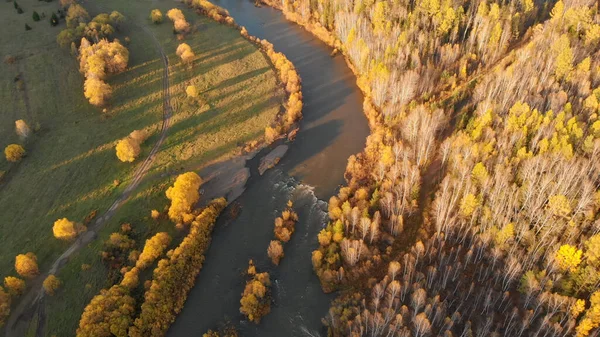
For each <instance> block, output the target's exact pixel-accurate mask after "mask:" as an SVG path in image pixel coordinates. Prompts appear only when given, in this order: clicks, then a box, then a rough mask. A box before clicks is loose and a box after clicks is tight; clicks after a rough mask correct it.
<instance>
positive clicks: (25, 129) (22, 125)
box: [15, 119, 31, 139]
mask: <svg viewBox="0 0 600 337" xmlns="http://www.w3.org/2000/svg"><path fill="white" fill-rule="evenodd" d="M15 132H16V133H17V135H18V136H19V138H21V139H26V138H27V137H29V135H31V129H30V128H29V125H27V123H26V122H25V121H24V120H22V119H19V120H18V121H15Z"/></svg>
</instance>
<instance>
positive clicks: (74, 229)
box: [52, 218, 87, 241]
mask: <svg viewBox="0 0 600 337" xmlns="http://www.w3.org/2000/svg"><path fill="white" fill-rule="evenodd" d="M86 230H87V228H86V227H85V226H84V225H82V224H78V223H75V222H73V221H70V220H69V219H67V218H62V219H58V220H56V221H55V222H54V226H53V227H52V232H53V233H54V237H55V238H57V239H59V240H64V241H71V240H74V239H75V238H76V237H77V236H78V235H79V234H81V233H83V232H85V231H86Z"/></svg>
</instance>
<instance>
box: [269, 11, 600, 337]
mask: <svg viewBox="0 0 600 337" xmlns="http://www.w3.org/2000/svg"><path fill="white" fill-rule="evenodd" d="M265 3H266V4H268V5H271V6H274V7H277V8H279V9H281V10H282V11H283V12H284V14H285V15H286V17H287V18H288V19H290V20H292V21H295V22H298V23H300V24H302V25H303V26H305V27H306V28H307V29H308V30H310V31H311V32H312V33H313V34H315V35H316V36H318V37H320V38H321V39H322V40H324V41H326V42H327V43H329V44H330V45H331V46H333V47H335V48H337V49H338V50H339V51H341V52H342V53H343V55H344V56H345V57H346V59H347V61H348V63H349V64H350V66H351V67H352V68H353V70H354V72H355V73H356V75H357V77H358V85H359V87H360V88H361V90H362V91H363V92H364V93H365V102H364V111H365V114H366V116H367V117H368V119H369V124H370V127H371V135H370V136H369V138H368V140H367V145H366V147H365V149H364V151H363V152H361V153H359V154H357V155H355V156H352V157H351V158H350V159H349V161H348V166H347V169H346V174H345V177H346V181H347V184H346V186H344V187H342V188H341V189H340V190H339V193H338V195H336V196H332V197H331V199H330V200H329V218H330V219H329V223H327V224H324V229H323V230H322V231H321V232H320V233H319V235H318V237H317V238H316V240H318V243H319V248H318V249H317V250H315V251H314V252H313V253H312V263H313V267H314V270H315V273H316V274H317V275H318V277H319V279H320V281H321V285H322V288H323V290H324V291H325V292H334V291H335V292H336V294H337V296H336V299H335V300H334V301H333V302H332V304H331V307H330V309H329V311H328V314H327V316H326V317H323V322H324V324H325V325H326V326H327V327H328V330H329V334H330V335H331V336H352V337H358V336H390V337H391V336H402V337H409V336H415V337H422V336H444V337H450V336H461V337H466V336H477V337H484V336H539V337H542V336H544V337H558V336H565V337H566V336H577V337H585V336H598V335H600V329H599V327H600V120H599V119H598V112H599V108H600V58H599V55H600V54H599V42H600V14H599V12H598V10H599V8H598V3H597V2H596V1H591V0H561V1H537V0H423V1H412V0H383V1H377V0H283V1H282V2H273V3H272V2H270V1H266V2H265Z"/></svg>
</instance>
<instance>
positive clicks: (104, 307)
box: [77, 198, 226, 337]
mask: <svg viewBox="0 0 600 337" xmlns="http://www.w3.org/2000/svg"><path fill="white" fill-rule="evenodd" d="M225 206H226V201H225V199H222V198H221V199H216V200H213V201H212V202H211V203H210V204H209V205H208V206H207V207H206V208H204V209H203V210H202V211H201V212H200V213H199V214H198V215H197V216H195V218H194V220H193V221H192V222H191V227H190V231H189V233H188V234H187V235H186V236H185V238H184V239H183V241H182V242H181V243H180V244H179V246H178V247H176V248H175V249H173V250H170V251H168V252H167V253H166V255H167V257H165V258H163V259H161V260H160V261H159V262H158V267H157V268H156V269H155V270H154V272H153V277H152V279H151V280H149V281H146V283H145V284H144V288H145V289H146V291H145V294H144V301H143V303H142V304H141V306H138V305H137V303H136V299H135V296H134V295H133V293H134V292H136V293H137V291H138V287H139V283H140V273H141V272H142V271H143V270H145V269H146V268H148V267H150V266H151V265H152V264H153V263H154V262H155V261H156V260H157V259H158V258H160V257H161V256H162V255H163V254H164V252H165V251H166V250H167V248H168V247H169V244H170V242H171V237H170V236H169V235H168V234H167V233H157V234H156V235H155V236H153V237H152V238H150V239H148V240H146V244H145V245H144V248H143V250H142V252H141V253H140V252H138V251H136V250H133V247H134V246H135V242H134V241H133V240H132V239H130V238H129V237H128V236H127V235H126V233H129V232H128V230H127V229H125V230H126V233H125V234H124V233H113V235H111V237H110V239H109V243H108V245H109V247H113V248H112V252H111V253H110V255H109V253H104V254H103V258H104V259H107V258H108V256H112V258H110V261H112V263H114V265H113V267H112V268H113V269H114V268H119V272H120V274H122V278H121V280H120V281H119V282H118V283H116V284H115V285H113V286H111V287H110V288H108V289H103V290H101V291H100V294H99V295H97V296H95V297H94V298H93V299H92V300H91V302H90V303H89V304H88V305H87V306H86V308H85V310H84V312H83V314H82V316H81V320H80V322H79V328H78V329H77V336H78V337H103V336H106V337H109V336H119V337H126V336H131V337H133V336H145V337H147V336H164V335H165V333H166V331H167V329H168V328H169V326H170V324H171V323H172V322H173V321H174V320H175V317H176V315H177V313H178V312H179V311H180V310H181V309H182V308H183V304H184V303H185V299H186V297H187V293H188V292H189V290H190V289H191V288H192V286H193V285H194V281H195V279H196V276H197V275H198V273H199V272H200V269H201V268H202V264H203V262H204V252H205V251H206V249H207V248H208V246H209V244H210V235H211V232H212V228H213V226H214V223H215V221H216V218H217V217H218V215H219V214H220V212H221V211H222V210H223V209H224V208H225ZM105 251H106V248H105ZM125 256H127V258H125ZM136 315H137V317H136Z"/></svg>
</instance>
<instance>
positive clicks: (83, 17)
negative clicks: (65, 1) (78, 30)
mask: <svg viewBox="0 0 600 337" xmlns="http://www.w3.org/2000/svg"><path fill="white" fill-rule="evenodd" d="M65 20H66V21H67V27H69V28H75V27H77V26H78V25H79V24H80V23H84V24H85V23H87V22H88V21H89V20H90V15H89V14H88V12H87V11H86V10H85V8H83V7H82V6H81V5H79V4H76V3H74V4H71V5H70V6H69V9H68V10H67V17H66V18H65Z"/></svg>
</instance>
